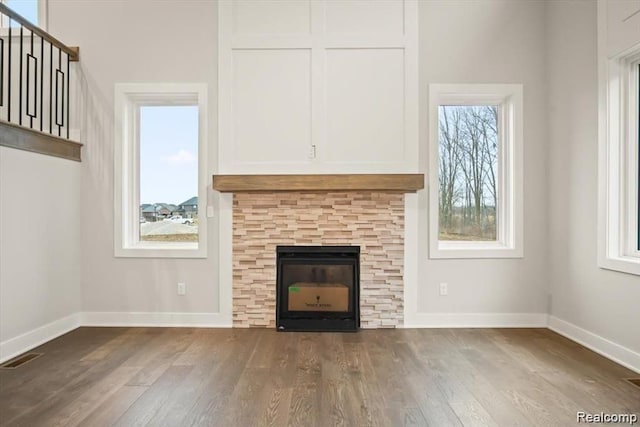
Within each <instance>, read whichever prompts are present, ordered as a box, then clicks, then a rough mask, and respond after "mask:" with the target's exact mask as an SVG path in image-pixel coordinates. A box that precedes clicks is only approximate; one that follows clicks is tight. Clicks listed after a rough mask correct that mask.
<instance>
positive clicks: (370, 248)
mask: <svg viewBox="0 0 640 427" xmlns="http://www.w3.org/2000/svg"><path fill="white" fill-rule="evenodd" d="M277 245H358V246H360V318H361V326H362V327H363V328H393V327H396V326H401V325H402V322H403V265H404V195H403V194H402V193H384V192H363V191H358V192H284V193H236V194H234V198H233V325H234V327H275V306H276V302H275V285H276V246H277Z"/></svg>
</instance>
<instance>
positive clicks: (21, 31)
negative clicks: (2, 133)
mask: <svg viewBox="0 0 640 427" xmlns="http://www.w3.org/2000/svg"><path fill="white" fill-rule="evenodd" d="M23 32H24V27H23V26H22V24H20V72H19V73H18V74H19V78H18V81H19V83H20V84H19V85H18V86H19V87H20V91H19V92H18V124H19V125H20V126H22V55H23V45H24V37H23V34H22V33H23Z"/></svg>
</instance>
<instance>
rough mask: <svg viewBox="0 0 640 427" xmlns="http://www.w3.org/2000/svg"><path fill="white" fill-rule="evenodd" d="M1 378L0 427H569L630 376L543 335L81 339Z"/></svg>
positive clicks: (85, 331) (191, 332)
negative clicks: (579, 415) (462, 426)
mask: <svg viewBox="0 0 640 427" xmlns="http://www.w3.org/2000/svg"><path fill="white" fill-rule="evenodd" d="M34 351H39V352H43V353H44V355H43V356H42V357H39V358H37V359H35V360H33V361H31V362H29V363H27V364H25V365H23V366H21V367H20V368H17V369H13V370H9V369H0V425H2V426H5V425H6V426H9V425H11V426H13V425H16V426H18V425H20V426H44V425H47V426H48V425H52V426H53V425H58V426H75V425H80V426H105V425H117V426H133V425H150V426H165V425H166V426H191V425H203V426H217V425H219V426H259V425H266V426H296V427H297V426H334V425H344V426H369V425H371V426H402V425H418V426H422V425H432V426H450V425H451V426H459V425H465V426H476V425H499V426H528V425H538V426H567V425H574V424H576V413H577V412H578V411H584V412H587V413H596V414H599V413H600V412H605V413H616V414H620V413H633V414H637V415H638V416H640V388H639V387H636V386H634V385H632V384H630V383H628V382H626V381H625V379H626V378H631V377H639V376H640V375H638V374H634V373H633V372H631V371H629V370H628V369H625V368H623V367H621V366H619V365H616V364H615V363H612V362H610V361H608V360H607V359H605V358H603V357H601V356H599V355H597V354H595V353H593V352H591V351H589V350H587V349H585V348H584V347H581V346H580V345H578V344H576V343H574V342H572V341H570V340H567V339H565V338H563V337H561V336H559V335H557V334H555V333H553V332H551V331H549V330H546V329H397V330H363V331H360V332H358V333H356V334H349V333H343V334H340V333H278V332H276V331H273V330H266V329H167V328H80V329H77V330H75V331H73V332H70V333H68V334H66V335H64V336H62V337H60V338H58V339H56V340H53V341H51V342H49V343H47V344H45V345H43V346H41V347H39V348H38V349H36V350H34Z"/></svg>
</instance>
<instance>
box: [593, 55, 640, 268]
mask: <svg viewBox="0 0 640 427" xmlns="http://www.w3.org/2000/svg"><path fill="white" fill-rule="evenodd" d="M639 63H640V43H638V44H636V45H635V46H633V47H631V48H630V49H627V50H625V51H624V52H622V53H620V54H618V55H615V56H613V57H612V58H606V57H602V56H601V57H600V68H599V71H600V88H599V98H600V99H599V101H600V102H599V103H600V109H599V111H600V113H599V145H600V147H599V149H600V150H599V173H598V177H599V192H598V198H599V211H598V234H599V235H598V262H599V266H600V267H601V268H604V269H609V270H615V271H619V272H623V273H629V274H635V275H640V251H638V249H637V246H636V245H637V240H636V239H637V237H636V236H637V235H638V222H637V218H638V211H637V209H638V183H637V182H638V167H639V165H638V128H637V117H638V102H639V101H638V87H637V85H638V64H639Z"/></svg>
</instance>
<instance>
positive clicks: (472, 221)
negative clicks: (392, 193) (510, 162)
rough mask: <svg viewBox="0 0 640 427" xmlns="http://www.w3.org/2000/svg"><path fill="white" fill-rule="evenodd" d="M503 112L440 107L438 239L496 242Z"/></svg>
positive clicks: (494, 108) (487, 107)
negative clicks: (499, 123)
mask: <svg viewBox="0 0 640 427" xmlns="http://www.w3.org/2000/svg"><path fill="white" fill-rule="evenodd" d="M498 108H499V107H498V106H497V105H473V106H468V105H464V106H463V105H446V106H444V105H442V106H439V107H438V121H439V164H438V186H439V188H438V191H439V233H438V238H439V240H460V241H492V240H497V231H496V230H497V224H498V218H497V209H496V208H497V206H498V201H499V194H498V182H499V181H498V152H499V146H498V145H499V137H498Z"/></svg>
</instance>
